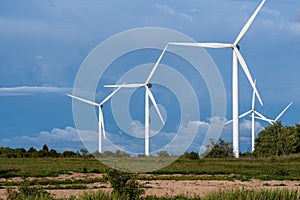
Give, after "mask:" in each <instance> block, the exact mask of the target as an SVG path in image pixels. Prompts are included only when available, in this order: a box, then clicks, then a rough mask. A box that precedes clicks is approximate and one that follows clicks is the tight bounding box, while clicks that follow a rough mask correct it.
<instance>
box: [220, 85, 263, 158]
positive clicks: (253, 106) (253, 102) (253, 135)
mask: <svg viewBox="0 0 300 200" xmlns="http://www.w3.org/2000/svg"><path fill="white" fill-rule="evenodd" d="M254 84H255V85H256V80H254ZM250 113H251V128H252V129H251V137H252V138H251V146H252V152H253V151H254V140H255V118H256V117H255V114H256V115H257V116H259V117H260V118H261V119H262V120H267V118H265V117H264V116H263V115H262V114H261V113H259V112H257V111H256V110H255V92H254V90H253V93H252V106H251V110H248V111H247V112H244V113H243V114H241V115H240V116H239V118H243V117H245V116H247V115H249V114H250ZM232 121H233V120H230V121H227V122H226V123H225V124H229V123H231V122H232Z"/></svg>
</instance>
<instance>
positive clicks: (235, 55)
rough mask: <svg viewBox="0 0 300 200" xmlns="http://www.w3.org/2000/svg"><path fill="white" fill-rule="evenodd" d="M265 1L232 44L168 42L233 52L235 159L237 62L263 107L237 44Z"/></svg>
mask: <svg viewBox="0 0 300 200" xmlns="http://www.w3.org/2000/svg"><path fill="white" fill-rule="evenodd" d="M265 2H266V0H262V2H261V3H260V4H259V6H258V7H257V9H256V10H255V12H254V13H253V14H252V16H251V17H250V18H249V20H248V21H247V23H246V24H245V25H244V27H243V28H242V30H241V32H240V33H239V35H238V36H237V38H236V40H235V41H234V43H233V44H229V43H184V42H170V43H169V44H171V45H179V46H192V47H207V48H217V49H218V48H231V49H232V50H233V53H232V55H233V60H232V61H233V62H232V115H233V117H232V118H233V151H234V154H235V157H236V158H238V157H239V92H238V62H239V63H240V65H241V67H242V69H243V71H244V73H245V74H246V76H247V78H248V80H249V82H250V84H251V86H252V88H253V90H254V92H255V94H256V96H257V98H258V100H259V102H260V104H261V105H263V102H262V100H261V98H260V95H259V94H258V91H257V89H256V87H255V84H254V81H253V79H252V77H251V74H250V72H249V70H248V67H247V64H246V62H245V60H244V58H243V56H242V55H241V53H240V51H239V49H240V47H239V42H240V41H241V39H242V38H243V36H244V35H245V34H246V32H247V30H248V29H249V27H250V26H251V24H252V23H253V21H254V19H255V17H256V16H257V14H258V12H259V11H260V10H261V8H262V6H263V5H264V3H265Z"/></svg>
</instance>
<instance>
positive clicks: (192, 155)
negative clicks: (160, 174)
mask: <svg viewBox="0 0 300 200" xmlns="http://www.w3.org/2000/svg"><path fill="white" fill-rule="evenodd" d="M182 157H183V158H185V159H190V160H198V159H199V154H198V153H196V152H193V151H192V152H190V153H189V152H184V154H183V155H182Z"/></svg>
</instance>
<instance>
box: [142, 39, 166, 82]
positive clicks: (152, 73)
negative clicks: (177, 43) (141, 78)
mask: <svg viewBox="0 0 300 200" xmlns="http://www.w3.org/2000/svg"><path fill="white" fill-rule="evenodd" d="M167 48H168V45H166V46H165V48H164V50H163V52H162V53H161V54H160V56H159V58H158V60H157V61H156V63H155V65H154V67H153V69H152V70H151V72H150V74H149V76H148V78H147V80H146V84H148V83H149V81H150V79H151V78H152V76H153V75H154V73H155V71H156V68H157V67H158V65H159V63H160V61H161V59H162V57H163V55H164V54H165V52H166V50H167Z"/></svg>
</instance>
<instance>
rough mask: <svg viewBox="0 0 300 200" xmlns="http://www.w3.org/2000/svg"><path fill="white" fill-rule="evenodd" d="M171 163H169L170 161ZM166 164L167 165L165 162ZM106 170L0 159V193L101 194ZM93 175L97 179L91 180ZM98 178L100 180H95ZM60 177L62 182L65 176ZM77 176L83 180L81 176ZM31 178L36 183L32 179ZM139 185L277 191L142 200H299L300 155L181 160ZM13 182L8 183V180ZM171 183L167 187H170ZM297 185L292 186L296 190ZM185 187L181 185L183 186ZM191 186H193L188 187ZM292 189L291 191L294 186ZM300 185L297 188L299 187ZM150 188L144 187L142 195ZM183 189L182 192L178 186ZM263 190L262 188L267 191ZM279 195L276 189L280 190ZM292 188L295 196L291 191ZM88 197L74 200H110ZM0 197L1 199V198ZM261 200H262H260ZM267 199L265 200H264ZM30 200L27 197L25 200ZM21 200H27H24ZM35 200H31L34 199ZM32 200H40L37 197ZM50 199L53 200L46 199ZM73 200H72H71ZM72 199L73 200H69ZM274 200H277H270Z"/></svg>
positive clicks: (86, 164)
mask: <svg viewBox="0 0 300 200" xmlns="http://www.w3.org/2000/svg"><path fill="white" fill-rule="evenodd" d="M102 159H103V160H102V161H103V162H104V163H109V162H115V163H118V164H120V165H119V166H124V168H125V169H128V168H130V167H131V166H135V167H136V166H147V165H148V164H149V165H150V164H152V165H153V163H157V166H160V165H163V164H164V159H165V158H157V157H149V158H143V157H141V158H131V159H130V160H128V159H122V158H113V159H107V158H102ZM171 159H173V158H171ZM165 161H166V162H168V160H165ZM107 169H108V167H107V166H105V165H104V164H102V163H101V162H99V161H98V160H96V159H93V158H9V159H7V158H1V159H0V189H2V191H3V190H4V189H7V188H10V187H13V188H19V187H23V186H24V185H25V186H29V187H38V188H40V187H41V188H43V189H47V190H48V191H49V190H50V191H52V190H61V189H62V190H65V191H67V190H81V191H89V189H90V187H88V185H90V186H91V185H93V184H98V186H95V187H94V186H93V189H97V190H99V189H101V188H104V189H105V188H106V187H109V186H107V185H105V183H104V182H103V179H102V178H101V177H102V175H101V173H105V172H106V170H107ZM74 172H75V174H80V176H79V178H76V179H74V178H66V179H60V178H49V177H56V176H58V175H60V174H66V175H68V176H69V175H71V176H72V174H73V173H74ZM92 174H94V175H95V174H96V175H97V176H93V175H92ZM98 174H99V175H98ZM66 175H64V176H66ZM81 175H82V176H81ZM12 177H20V178H17V179H15V180H14V181H8V179H7V178H12ZM32 177H35V178H32ZM138 179H140V180H143V181H144V182H146V183H148V182H151V181H156V180H159V181H164V180H169V181H171V182H172V181H176V182H177V181H182V180H186V181H190V180H192V182H194V180H223V181H229V182H233V183H234V182H235V181H234V180H240V181H246V182H243V183H247V184H248V183H249V182H250V183H251V181H250V180H253V179H258V180H267V181H268V182H265V183H264V184H265V186H266V184H268V187H273V188H274V187H275V186H276V187H275V188H278V190H276V191H274V190H271V189H270V190H261V191H255V190H252V189H246V190H242V191H241V190H236V188H232V190H231V191H227V190H226V191H222V192H219V193H218V192H215V193H212V194H211V195H210V196H207V197H205V198H203V197H201V198H200V197H197V196H195V198H190V197H189V198H188V197H184V196H180V197H178V198H171V197H170V198H169V197H168V198H167V197H166V198H164V197H151V196H149V197H147V198H145V199H159V200H161V199H165V200H167V199H170V200H171V199H220V198H221V199H223V198H225V199H236V198H240V199H244V198H248V199H251V198H252V199H253V198H256V197H259V198H260V199H274V198H271V197H274V196H276V197H278V198H280V199H299V198H300V195H299V192H298V191H297V190H298V189H297V188H298V186H299V187H300V184H299V180H300V154H299V155H291V156H286V157H272V158H260V159H257V158H241V159H199V160H188V159H183V158H180V159H178V160H176V161H175V162H173V163H172V164H170V165H169V166H167V167H164V168H162V169H159V170H156V171H153V172H149V173H143V174H140V175H139V176H138ZM11 180H12V179H11ZM269 180H277V184H278V185H276V184H269ZM283 180H295V181H298V182H294V183H293V184H292V185H293V189H292V190H288V187H286V186H287V185H284V184H283V183H282V182H281V181H283ZM248 181H249V182H248ZM171 182H170V183H171ZM296 183H297V184H296ZM184 184H186V183H184ZM193 184H194V183H193ZM295 184H296V185H295ZM298 184H299V185H298ZM148 187H149V188H150V189H151V188H152V187H151V186H148V185H146V186H145V189H147V188H148ZM182 187H183V186H182ZM268 187H266V188H268ZM281 187H282V189H279V188H281ZM295 188H296V190H294V189H295ZM99 192H100V193H97V192H96V193H94V194H92V193H90V194H87V193H86V194H83V195H82V196H77V198H76V199H99V198H98V197H101V198H102V199H115V198H112V197H111V196H110V195H109V194H108V193H103V192H102V193H101V191H100V190H99ZM297 192H298V193H297ZM2 194H3V193H2ZM265 197H266V198H265ZM269 197H270V198H269ZM30 198H31V197H30ZM0 199H1V197H0ZM12 199H14V198H12ZM23 199H27V197H26V198H23ZM33 199H34V198H33ZM36 199H41V198H40V197H37V198H36ZM45 199H53V198H48V197H47V198H45ZM70 199H72V198H70ZM73 199H75V198H73ZM275 199H276V198H275Z"/></svg>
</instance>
